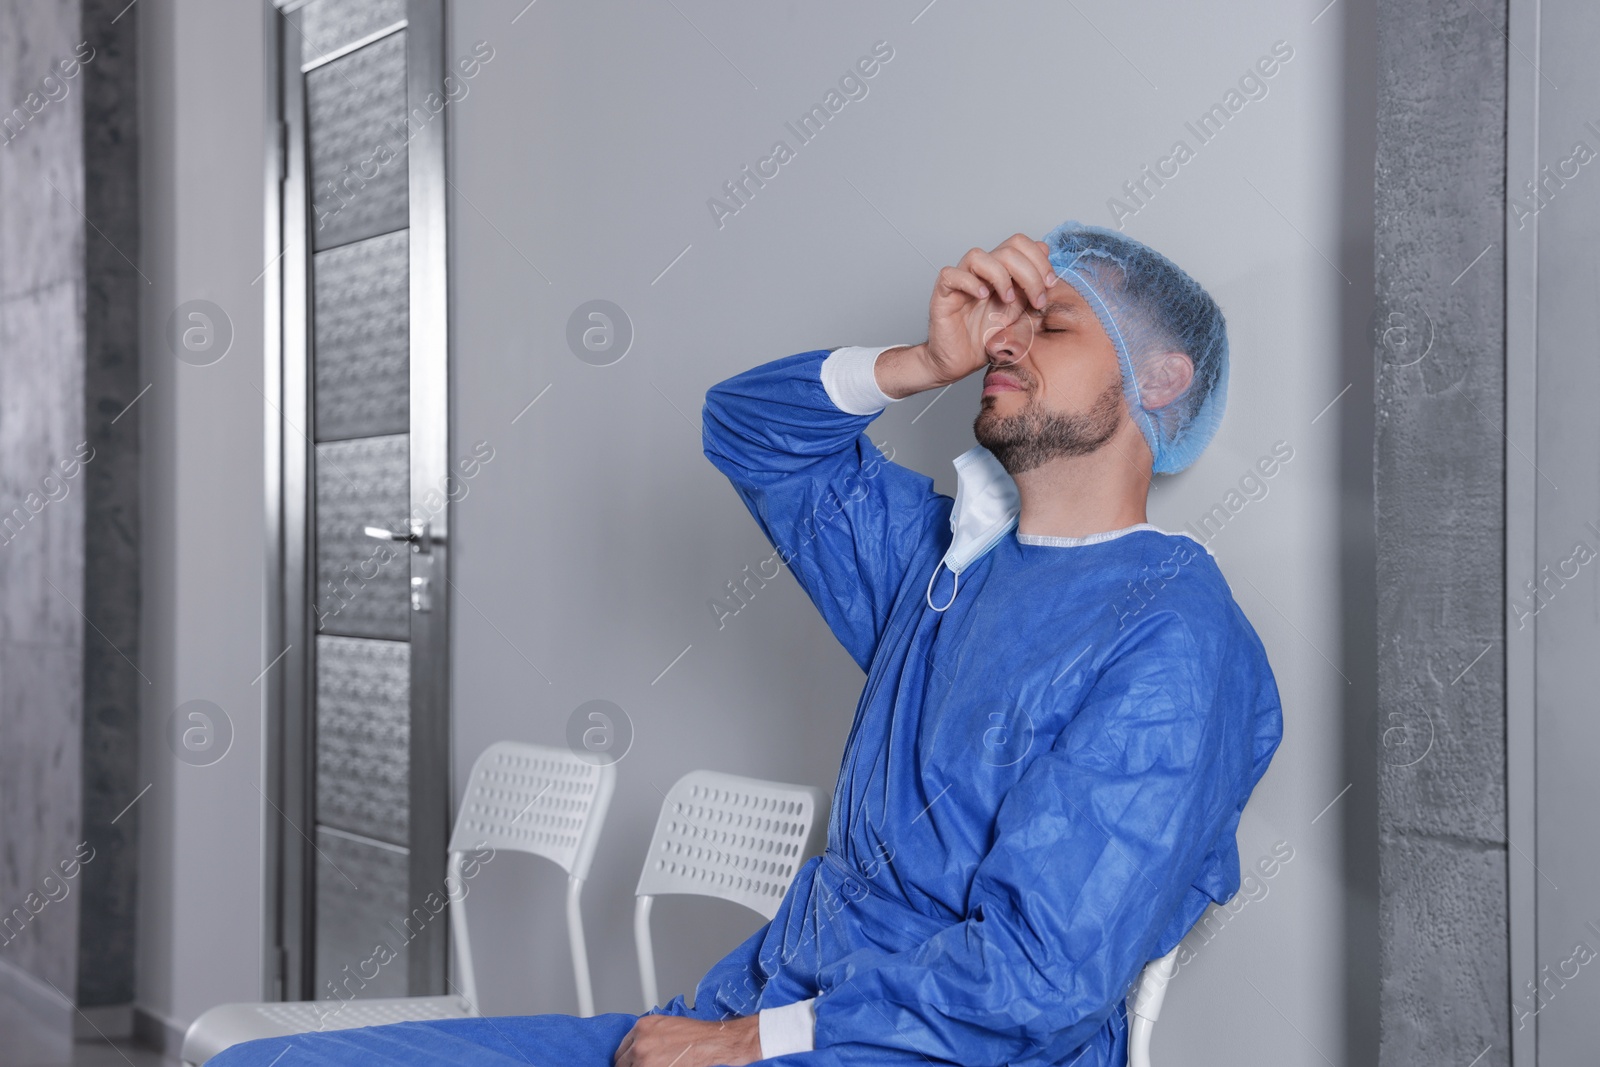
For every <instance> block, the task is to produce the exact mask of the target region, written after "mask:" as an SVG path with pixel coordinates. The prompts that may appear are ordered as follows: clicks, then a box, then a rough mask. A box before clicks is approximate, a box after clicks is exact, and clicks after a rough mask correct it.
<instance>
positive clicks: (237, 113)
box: [138, 0, 281, 1028]
mask: <svg viewBox="0 0 1600 1067" xmlns="http://www.w3.org/2000/svg"><path fill="white" fill-rule="evenodd" d="M138 10H139V108H140V130H141V137H142V143H141V152H140V168H139V182H140V186H141V189H142V190H143V191H142V194H141V197H140V222H141V226H142V229H143V234H144V251H143V254H142V256H141V257H140V267H141V269H142V271H143V273H144V276H145V277H147V278H148V279H149V283H148V284H147V285H145V286H144V293H143V296H144V300H143V303H142V304H141V305H140V330H139V337H140V350H141V356H142V365H141V370H142V372H143V375H144V381H145V382H146V383H148V384H149V385H150V391H149V392H148V393H146V394H145V397H144V399H143V400H141V401H140V402H139V405H140V409H141V414H142V415H143V419H144V423H143V430H144V434H143V455H142V457H141V469H140V474H141V478H142V480H143V493H144V495H143V506H142V517H143V522H144V542H143V550H142V554H141V563H140V567H141V570H142V572H143V576H144V588H145V590H146V595H145V598H144V604H143V610H142V612H141V617H140V645H141V647H142V649H143V653H142V668H143V670H144V673H145V674H146V675H147V676H148V678H149V679H150V684H149V685H148V686H146V687H145V700H144V710H143V722H142V727H143V728H142V731H141V735H140V744H139V763H140V769H141V771H142V773H143V777H144V780H145V781H146V782H148V783H149V784H150V791H149V792H148V793H147V794H146V795H145V797H144V799H143V800H141V801H140V802H139V813H140V816H141V818H142V820H143V821H142V823H141V831H142V832H141V837H140V842H139V863H140V885H139V906H138V917H139V926H138V937H139V960H138V996H139V1004H140V1007H141V1008H142V1009H143V1010H144V1011H146V1012H147V1013H149V1014H150V1015H151V1016H152V1017H153V1018H154V1019H155V1020H156V1021H158V1022H166V1023H168V1024H171V1025H174V1026H177V1027H179V1028H181V1027H183V1026H187V1024H188V1023H189V1022H190V1021H191V1020H193V1019H194V1017H195V1016H196V1015H198V1014H200V1012H202V1011H204V1010H205V1009H206V1008H208V1007H211V1006H212V1005H213V1004H216V1003H218V1002H220V1001H228V1000H255V999H258V998H259V997H260V996H261V993H262V988H261V971H262V965H261V944H262V924H263V919H262V899H263V896H262V884H263V880H264V875H263V873H262V867H261V849H262V825H263V813H262V809H263V808H264V807H265V804H264V802H263V800H262V794H261V793H260V791H259V785H260V782H261V740H260V739H261V716H260V702H261V696H260V687H259V686H258V685H257V684H256V682H255V680H256V679H257V677H258V676H259V675H260V673H261V671H262V668H263V667H265V666H266V665H267V663H268V662H269V661H270V659H271V658H272V656H276V655H277V654H278V652H279V651H281V650H278V649H274V650H273V651H272V652H271V653H270V654H268V653H266V651H265V650H264V648H263V647H262V646H263V637H262V633H263V622H262V620H263V610H264V609H263V605H264V600H263V592H262V583H263V577H262V568H263V560H264V558H265V541H264V528H265V520H264V517H263V511H262V508H263V503H262V502H263V500H264V498H265V497H264V490H263V486H262V480H263V475H262V471H263V459H262V440H263V434H264V422H263V419H264V414H265V410H266V404H265V401H264V400H263V397H262V393H261V390H262V388H263V380H262V371H263V364H262V340H261V338H262V294H261V285H260V283H259V281H258V280H257V279H259V278H260V276H261V273H262V271H263V269H264V268H265V267H266V265H267V260H268V258H269V257H268V256H267V255H265V254H263V252H262V249H263V247H264V245H263V230H264V224H263V219H262V210H263V198H264V196H265V190H266V184H265V183H266V176H265V172H266V167H265V163H264V159H265V155H264V152H265V146H266V144H267V135H266V126H265V118H266V102H265V100H264V97H263V86H264V84H265V76H264V71H263V67H262V57H263V55H264V53H265V49H264V45H263V43H262V27H263V25H264V19H263V16H262V12H261V9H260V8H258V7H257V6H256V5H254V4H248V3H238V4H234V3H230V4H214V3H205V2H204V0H156V2H154V3H151V2H148V0H141V2H140V4H139V8H138ZM191 300H209V301H212V302H213V303H215V304H217V305H218V306H219V307H221V308H222V309H223V311H224V313H225V314H226V316H227V317H228V320H229V321H231V324H232V328H233V334H234V338H233V344H232V348H231V350H230V351H229V352H228V353H227V354H226V355H225V356H223V357H222V358H221V359H220V360H219V361H217V362H215V363H212V364H211V365H209V366H193V365H191V364H189V363H184V362H180V361H179V360H178V359H177V358H176V357H175V355H174V352H173V349H172V348H171V347H170V346H169V344H168V342H167V339H166V330H167V323H168V319H169V317H170V316H171V314H172V312H173V310H174V309H175V308H177V307H178V306H179V305H180V304H183V303H185V302H187V301H191ZM191 700H206V701H210V702H212V703H214V704H216V705H217V706H218V707H219V708H220V709H221V710H222V712H223V714H224V715H226V716H227V718H228V721H229V722H230V723H231V725H232V730H233V742H232V747H231V749H230V750H229V751H228V753H227V755H226V756H224V757H223V758H222V759H221V760H219V761H218V762H216V763H213V764H211V765H210V766H193V765H191V764H188V763H182V762H179V761H178V760H177V759H176V758H175V756H174V750H173V749H172V748H171V747H170V745H169V742H168V729H169V726H170V723H171V720H172V716H173V713H174V712H175V711H176V710H177V708H178V706H179V705H180V704H183V703H185V702H187V701H191Z"/></svg>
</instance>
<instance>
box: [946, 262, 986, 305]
mask: <svg viewBox="0 0 1600 1067" xmlns="http://www.w3.org/2000/svg"><path fill="white" fill-rule="evenodd" d="M949 293H966V294H967V295H968V296H970V297H972V298H973V299H974V300H983V299H984V298H986V297H987V296H988V295H989V289H988V287H987V286H985V285H984V284H983V282H982V280H981V279H979V278H978V276H977V275H976V274H972V273H970V272H968V271H964V270H962V269H961V268H960V267H945V268H944V269H942V270H940V271H939V286H938V288H937V289H935V290H934V295H935V296H936V297H937V296H944V295H947V294H949Z"/></svg>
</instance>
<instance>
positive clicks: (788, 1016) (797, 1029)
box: [756, 349, 881, 1060]
mask: <svg viewBox="0 0 1600 1067" xmlns="http://www.w3.org/2000/svg"><path fill="white" fill-rule="evenodd" d="M880 351H881V349H880ZM815 999H816V998H815V997H812V998H811V999H808V1000H797V1001H795V1002H794V1003H793V1004H785V1005H783V1006H782V1007H780V1008H762V1009H761V1010H760V1011H759V1012H757V1013H756V1019H757V1026H758V1027H759V1029H760V1031H761V1058H762V1059H764V1060H766V1059H771V1058H772V1057H773V1056H787V1055H789V1053H791V1052H810V1051H811V1050H812V1048H814V1047H815V1044H814V1038H815V1034H816V1029H817V1016H816V1012H815V1011H814V1010H813V1009H812V1007H811V1001H812V1000H815Z"/></svg>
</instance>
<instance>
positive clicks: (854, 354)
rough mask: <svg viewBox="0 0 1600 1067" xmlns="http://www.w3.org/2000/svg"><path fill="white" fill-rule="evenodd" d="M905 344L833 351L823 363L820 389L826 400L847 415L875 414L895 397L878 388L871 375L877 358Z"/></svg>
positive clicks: (875, 378) (873, 375) (893, 400)
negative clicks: (822, 389)
mask: <svg viewBox="0 0 1600 1067" xmlns="http://www.w3.org/2000/svg"><path fill="white" fill-rule="evenodd" d="M904 347H905V346H904V345H884V346H883V347H882V348H858V347H854V346H852V347H850V348H836V349H834V350H833V352H832V353H831V354H830V355H829V356H828V358H827V359H825V360H823V361H822V388H824V389H826V390H827V391H828V399H829V400H832V401H833V404H834V406H835V407H837V408H838V409H839V410H840V411H842V412H844V413H845V414H847V415H876V414H877V413H878V412H880V411H882V410H883V409H884V408H886V407H888V406H889V405H890V404H892V403H894V402H895V400H896V399H898V398H897V397H892V396H890V395H889V394H888V393H885V392H884V391H883V390H882V389H880V388H878V377H877V375H876V374H875V373H874V372H873V368H874V366H875V365H876V364H877V362H878V356H879V355H880V354H881V353H883V352H887V351H888V350H889V349H891V348H904Z"/></svg>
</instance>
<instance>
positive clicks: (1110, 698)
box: [212, 351, 1282, 1067]
mask: <svg viewBox="0 0 1600 1067" xmlns="http://www.w3.org/2000/svg"><path fill="white" fill-rule="evenodd" d="M827 354H828V353H827V352H826V351H817V352H805V353H801V354H799V355H795V356H790V357H787V358H785V359H780V360H777V361H775V362H773V363H769V364H766V365H765V366H761V367H757V368H755V369H754V370H751V371H748V372H746V373H744V374H740V375H738V376H737V377H734V378H732V379H729V380H728V381H726V382H724V383H722V384H721V385H718V386H716V387H714V388H713V389H712V390H711V391H710V392H709V393H708V394H707V397H706V405H705V413H704V414H705V428H704V447H705V452H706V455H707V456H708V457H709V458H710V459H711V461H712V462H713V463H714V464H716V466H717V467H718V468H719V469H720V470H722V471H723V472H724V473H725V474H726V475H727V476H728V477H729V479H730V480H731V481H732V482H733V485H734V487H735V488H736V489H737V491H738V493H739V495H740V497H741V498H742V499H743V500H744V502H745V504H746V506H747V507H748V508H749V509H750V512H751V514H753V515H754V516H755V518H756V520H757V522H758V523H759V524H760V525H761V527H762V529H763V530H764V531H765V532H766V534H767V536H768V537H769V538H770V539H771V541H772V542H773V544H774V546H775V547H777V549H778V550H779V552H780V554H781V556H782V558H783V559H784V560H785V561H786V562H787V564H788V566H789V567H790V570H791V572H792V573H793V574H794V576H795V578H796V579H797V580H798V581H799V583H800V585H801V587H802V588H803V589H804V590H805V591H806V593H807V595H808V596H810V598H811V600H812V601H813V603H815V604H816V606H817V608H818V609H819V610H820V611H821V612H822V615H823V617H824V618H825V619H826V620H827V623H828V625H829V626H830V628H831V629H832V631H833V633H834V634H835V635H836V636H837V637H838V639H839V641H840V642H841V643H842V644H843V645H844V647H845V648H846V650H848V652H849V654H850V655H851V657H852V658H853V659H854V660H855V661H856V663H857V664H859V665H860V666H861V668H862V669H863V670H864V671H866V673H867V681H866V686H865V689H864V691H863V692H862V695H861V700H860V703H859V705H858V706H857V709H856V714H855V721H854V725H853V726H852V728H851V731H850V736H849V740H848V742H847V744H846V748H845V753H844V760H843V766H842V768H841V770H840V774H839V780H838V785H837V787H836V789H835V791H834V801H833V809H832V815H831V819H830V823H829V826H828V843H827V849H826V851H825V852H824V854H823V855H821V856H819V857H815V858H813V859H811V860H809V861H808V862H807V863H805V864H804V865H803V866H802V867H801V869H800V871H799V872H798V874H797V875H796V877H795V879H794V883H793V885H792V886H791V887H790V889H789V892H788V894H787V895H786V896H785V897H784V900H783V902H782V905H781V906H780V908H779V910H778V913H777V915H776V917H775V918H774V919H773V920H772V921H771V922H770V923H768V924H766V925H764V926H762V927H761V928H760V929H759V930H757V931H756V932H755V933H754V934H753V935H751V936H750V937H749V938H748V939H747V940H746V941H745V942H744V943H743V944H741V945H740V946H739V947H738V948H736V949H735V950H734V951H733V952H731V953H729V954H728V955H727V956H726V957H725V958H724V959H722V960H721V961H720V962H718V963H717V964H716V965H715V966H713V967H712V969H711V970H710V971H709V972H708V973H707V974H706V975H705V977H704V978H703V979H702V980H701V982H700V983H699V986H698V987H697V989H696V991H695V1006H694V1007H693V1008H691V1007H689V1006H688V1005H687V1004H686V1003H685V1001H684V998H683V997H681V996H680V997H676V998H674V999H673V1000H672V1001H671V1002H670V1003H668V1004H667V1005H665V1006H663V1007H662V1008H660V1009H658V1010H660V1011H662V1012H666V1013H671V1014H676V1015H686V1016H692V1017H696V1018H703V1019H716V1018H725V1017H727V1016H730V1015H750V1014H753V1013H754V1012H756V1011H757V1010H759V1009H760V1008H762V1007H776V1006H780V1005H783V1004H789V1003H793V1002H794V1001H797V1000H801V999H804V998H807V997H816V998H817V999H816V1001H815V1005H814V1007H815V1012H816V1033H815V1042H816V1048H815V1049H814V1050H813V1051H810V1052H800V1053H794V1054H791V1055H787V1056H781V1057H775V1058H773V1059H772V1060H771V1061H769V1062H772V1063H776V1064H781V1065H783V1067H855V1065H867V1064H878V1065H884V1064H895V1065H900V1064H903V1065H905V1067H921V1065H922V1064H924V1063H926V1062H929V1061H931V1062H933V1063H935V1064H960V1065H962V1067H985V1065H1000V1064H1014V1065H1019V1067H1036V1065H1037V1067H1043V1065H1062V1067H1066V1065H1073V1067H1110V1065H1117V1067H1121V1065H1122V1064H1123V1063H1124V1062H1125V1061H1126V1054H1127V1053H1126V1049H1127V1012H1126V1006H1125V1004H1124V998H1125V997H1126V995H1127V993H1128V991H1129V987H1130V985H1131V984H1132V983H1133V982H1134V981H1135V979H1136V978H1137V976H1138V974H1139V971H1140V969H1141V968H1142V967H1143V966H1144V964H1145V963H1146V962H1147V961H1149V960H1151V959H1154V958H1156V957H1159V956H1161V955H1164V954H1165V953H1166V952H1167V951H1169V950H1170V949H1171V948H1173V947H1174V946H1175V945H1176V944H1177V943H1178V941H1179V940H1180V939H1181V938H1182V937H1183V935H1184V933H1185V932H1187V931H1188V929H1189V928H1190V927H1191V926H1192V925H1193V924H1194V923H1195V921H1196V920H1197V919H1198V918H1199V917H1200V915H1201V913H1202V912H1203V911H1204V910H1205V908H1206V906H1207V905H1208V904H1209V903H1211V902H1212V901H1215V902H1217V903H1223V902H1226V901H1227V900H1229V899H1230V898H1231V897H1232V896H1233V895H1234V893H1235V892H1236V891H1237V890H1238V888H1239V856H1238V850H1237V847H1236V845H1235V840H1234V835H1235V832H1236V829H1237V827H1238V823H1239V817H1240V813H1241V812H1242V810H1243V808H1244V805H1245V802H1246V800H1247V799H1248V798H1249V795H1250V792H1251V790H1252V788H1253V787H1254V786H1255V784H1256V782H1257V781H1258V780H1259V779H1260V777H1261V775H1262V773H1263V772H1264V771H1265V770H1266V767H1267V764H1268V762H1269V761H1270V760H1271V758H1272V754H1273V752H1274V751H1275V750H1276V749H1277V746H1278V742H1279V739H1280V737H1281V734H1282V717H1281V712H1280V708H1279V703H1278V694H1277V688H1276V685H1275V683H1274V681H1273V678H1272V673H1271V670H1270V668H1269V667H1268V664H1267V660H1266V656H1265V653H1264V651H1263V649H1262V646H1261V643H1260V641H1259V640H1258V639H1257V637H1256V634H1255V632H1254V631H1253V630H1252V629H1251V626H1250V624H1249V622H1248V621H1247V620H1246V619H1245V617H1244V615H1243V614H1242V613H1241V612H1240V610H1239V608H1238V606H1237V605H1236V604H1235V603H1234V601H1233V597H1232V595H1231V593H1230V592H1229V589H1228V586H1227V583H1226V582H1225V581H1224V580H1223V577H1222V575H1221V573H1220V572H1219V571H1218V570H1217V567H1216V565H1215V564H1214V563H1213V561H1212V560H1211V557H1210V556H1209V555H1208V554H1207V552H1206V551H1205V549H1204V548H1203V547H1201V546H1200V545H1199V544H1198V543H1197V542H1195V541H1193V540H1192V539H1190V538H1188V537H1185V536H1180V535H1173V534H1166V533H1162V532H1159V531H1155V530H1152V529H1136V530H1133V531H1131V532H1127V533H1123V534H1121V535H1119V536H1115V537H1113V538H1110V539H1108V540H1104V541H1100V542H1098V543H1088V544H1074V545H1070V546H1057V545H1036V544H1027V543H1024V542H1022V541H1020V540H1018V538H1017V535H1016V533H1015V532H1012V533H1009V534H1007V535H1006V536H1005V537H1004V538H1003V539H1002V540H1001V541H1000V542H999V543H998V544H997V545H996V546H995V548H993V549H992V550H990V551H989V552H988V553H987V554H986V555H985V556H983V557H982V558H981V559H979V560H978V561H977V562H975V563H974V564H972V565H971V567H969V568H968V569H967V570H966V572H964V573H963V574H962V576H961V586H960V595H959V596H957V597H955V598H954V601H953V603H952V604H951V606H950V607H949V608H948V609H947V610H946V611H945V612H943V613H942V614H941V613H939V612H936V611H933V610H931V609H930V608H929V607H928V606H927V603H926V599H925V591H926V586H927V582H928V576H929V575H930V574H932V573H933V570H934V568H935V566H936V565H937V563H938V562H939V559H940V557H941V556H942V555H943V553H944V550H945V548H946V547H947V546H948V544H949V540H950V525H949V516H950V510H951V506H952V501H951V499H950V498H949V497H947V496H943V495H940V494H937V493H935V492H934V491H933V484H932V481H931V480H930V479H928V478H927V477H925V476H924V475H921V474H918V473H916V472H914V471H911V470H909V469H907V468H905V467H902V466H900V465H898V464H895V463H893V462H890V461H888V460H886V459H884V458H883V457H882V455H881V454H880V453H879V451H878V450H877V448H875V447H874V446H873V444H872V442H871V441H870V439H869V438H868V437H867V436H866V434H865V432H864V431H865V429H866V426H867V424H868V423H870V422H871V421H872V417H871V416H865V417H860V416H853V415H847V414H845V413H843V412H841V411H839V410H838V409H837V408H836V407H835V406H834V405H833V403H832V402H831V401H830V400H829V399H828V396H827V394H826V392H825V391H824V389H823V387H822V384H821V381H820V377H819V372H820V366H821V363H822V360H823V359H824V358H825V357H826V356H827ZM943 579H944V581H945V582H948V581H949V577H948V575H944V576H943ZM947 592H948V589H947V588H946V589H944V590H943V591H942V592H941V593H939V594H937V595H936V599H938V600H940V601H942V600H943V599H944V595H943V594H944V593H947ZM634 1019H635V1016H632V1015H627V1014H621V1015H602V1016H598V1017H596V1018H593V1019H577V1018H573V1017H570V1016H560V1015H541V1016H528V1017H519V1018H501V1019H466V1020H452V1021H450V1022H438V1023H411V1024H401V1025H397V1026H384V1027H374V1028H370V1029H366V1030H357V1031H345V1032H343V1033H338V1034H324V1035H313V1036H304V1037H297V1038H288V1039H282V1040H276V1041H258V1042H252V1043H250V1044H248V1045H243V1046H238V1047H237V1048H235V1049H232V1050H229V1051H228V1052H226V1053H224V1054H223V1055H222V1056H221V1057H219V1058H217V1059H214V1060H213V1061H212V1063H213V1064H214V1065H216V1067H247V1065H248V1067H256V1065H259V1067H267V1065H268V1064H270V1063H271V1062H272V1059H273V1057H275V1056H276V1055H278V1054H279V1053H280V1052H281V1051H282V1049H283V1048H284V1046H285V1044H289V1043H293V1044H295V1045H296V1047H297V1048H299V1049H300V1051H301V1056H300V1057H299V1058H296V1059H295V1061H294V1062H295V1063H297V1064H299V1063H303V1062H304V1057H305V1056H306V1055H310V1056H311V1059H312V1061H313V1062H314V1063H317V1064H327V1065H332V1064H354V1063H358V1062H359V1063H373V1062H393V1063H403V1064H416V1065H421V1064H436V1063H445V1062H450V1063H472V1064H485V1065H489V1064H512V1063H521V1064H533V1065H534V1067H606V1065H607V1064H609V1062H610V1057H611V1054H612V1052H613V1051H614V1050H615V1047H616V1045H617V1043H618V1042H619V1041H620V1040H621V1038H622V1036H623V1035H624V1034H625V1033H626V1032H627V1030H628V1028H629V1027H630V1026H631V1025H632V1023H633V1020H634Z"/></svg>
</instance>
